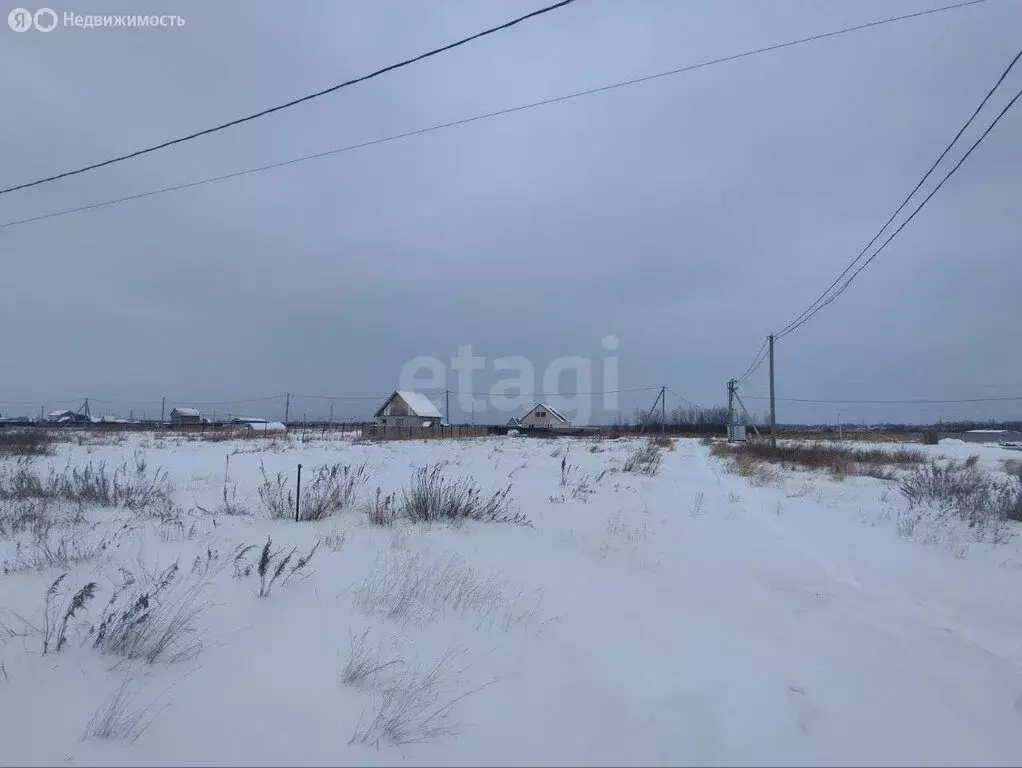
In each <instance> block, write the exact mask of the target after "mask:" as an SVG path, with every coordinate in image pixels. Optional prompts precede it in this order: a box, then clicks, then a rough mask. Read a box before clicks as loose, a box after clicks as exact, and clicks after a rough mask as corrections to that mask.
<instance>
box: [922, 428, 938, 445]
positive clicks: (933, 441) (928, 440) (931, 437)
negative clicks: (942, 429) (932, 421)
mask: <svg viewBox="0 0 1022 768" xmlns="http://www.w3.org/2000/svg"><path fill="white" fill-rule="evenodd" d="M922 443H923V445H939V444H940V436H939V435H938V434H937V430H935V429H925V430H923V435H922Z"/></svg>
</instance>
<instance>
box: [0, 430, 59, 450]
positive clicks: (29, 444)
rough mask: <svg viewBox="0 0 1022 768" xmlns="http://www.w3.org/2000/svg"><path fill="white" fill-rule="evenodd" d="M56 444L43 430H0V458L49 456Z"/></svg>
mask: <svg viewBox="0 0 1022 768" xmlns="http://www.w3.org/2000/svg"><path fill="white" fill-rule="evenodd" d="M56 443H57V440H56V439H55V437H54V435H53V434H52V433H50V432H47V431H46V430H45V429H34V428H33V429H0V456H51V455H53V454H54V453H55V452H56Z"/></svg>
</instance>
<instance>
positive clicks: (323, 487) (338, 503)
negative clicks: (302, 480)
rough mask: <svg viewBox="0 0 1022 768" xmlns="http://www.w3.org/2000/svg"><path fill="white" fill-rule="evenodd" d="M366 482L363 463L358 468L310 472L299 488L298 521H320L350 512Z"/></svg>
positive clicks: (331, 466)
mask: <svg viewBox="0 0 1022 768" xmlns="http://www.w3.org/2000/svg"><path fill="white" fill-rule="evenodd" d="M368 480H369V470H368V469H367V467H366V465H365V463H362V464H360V465H359V466H357V467H352V466H351V465H348V464H344V465H342V464H333V465H328V466H322V467H318V468H316V469H314V470H313V474H312V478H311V481H310V482H309V483H308V484H305V485H303V486H302V503H301V519H302V520H322V519H324V518H326V517H329V516H330V515H333V514H336V513H338V512H342V511H344V510H345V509H347V508H349V507H350V506H351V505H352V504H353V503H354V501H355V498H356V497H357V496H358V493H359V491H361V490H362V488H363V487H364V486H365V484H366V482H368Z"/></svg>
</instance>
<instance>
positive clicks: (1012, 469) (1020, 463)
mask: <svg viewBox="0 0 1022 768" xmlns="http://www.w3.org/2000/svg"><path fill="white" fill-rule="evenodd" d="M1001 464H1002V465H1003V466H1004V471H1005V472H1007V473H1008V474H1009V475H1014V476H1015V477H1017V478H1019V479H1020V480H1022V459H1004V460H1003V461H1002V462H1001Z"/></svg>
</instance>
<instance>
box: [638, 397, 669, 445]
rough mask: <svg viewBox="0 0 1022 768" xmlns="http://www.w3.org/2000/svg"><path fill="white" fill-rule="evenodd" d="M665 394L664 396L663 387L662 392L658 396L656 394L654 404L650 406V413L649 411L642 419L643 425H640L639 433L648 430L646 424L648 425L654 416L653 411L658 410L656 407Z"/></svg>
mask: <svg viewBox="0 0 1022 768" xmlns="http://www.w3.org/2000/svg"><path fill="white" fill-rule="evenodd" d="M663 396H664V391H663V389H661V390H660V392H659V393H658V394H657V396H656V400H654V401H653V405H651V406H650V407H649V413H647V414H646V418H644V419H643V420H642V426H640V427H639V434H640V435H641V434H642V433H643V432H645V431H646V425H647V424H648V423H649V420H650V419H651V418H653V412H654V411H656V407H657V405H658V404H659V403H660V401H661V399H662V398H663Z"/></svg>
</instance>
